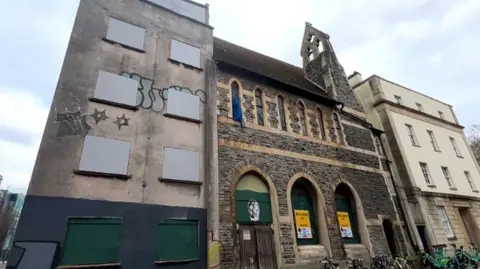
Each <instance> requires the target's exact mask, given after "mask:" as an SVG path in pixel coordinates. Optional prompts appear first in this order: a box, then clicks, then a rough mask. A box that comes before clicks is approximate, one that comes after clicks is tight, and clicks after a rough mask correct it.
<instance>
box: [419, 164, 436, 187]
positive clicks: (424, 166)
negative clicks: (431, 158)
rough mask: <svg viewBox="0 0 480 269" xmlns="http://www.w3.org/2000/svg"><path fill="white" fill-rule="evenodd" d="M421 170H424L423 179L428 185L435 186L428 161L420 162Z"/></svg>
mask: <svg viewBox="0 0 480 269" xmlns="http://www.w3.org/2000/svg"><path fill="white" fill-rule="evenodd" d="M420 170H421V171H422V175H423V179H424V180H425V183H427V185H428V186H433V185H434V184H433V180H432V177H431V176H430V170H429V169H428V165H427V163H424V162H420Z"/></svg>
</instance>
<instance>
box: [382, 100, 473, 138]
mask: <svg viewBox="0 0 480 269" xmlns="http://www.w3.org/2000/svg"><path fill="white" fill-rule="evenodd" d="M383 103H386V104H389V105H391V106H394V107H397V108H401V109H404V110H407V111H409V112H413V113H415V114H419V115H422V116H424V117H428V118H430V119H433V120H435V121H439V122H442V123H445V124H448V125H450V126H453V127H455V128H459V129H462V130H463V129H465V127H464V126H462V125H460V124H456V123H453V122H450V121H447V120H444V119H441V118H437V117H435V116H432V115H430V114H427V113H425V112H421V111H418V110H416V109H413V108H410V107H407V106H403V105H399V104H397V103H395V102H392V101H390V100H387V99H381V100H378V101H376V102H375V103H373V107H376V106H379V105H381V104H383Z"/></svg>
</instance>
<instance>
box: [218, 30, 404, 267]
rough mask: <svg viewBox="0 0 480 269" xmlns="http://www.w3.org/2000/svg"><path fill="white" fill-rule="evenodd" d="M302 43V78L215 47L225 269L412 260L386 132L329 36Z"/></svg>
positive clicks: (270, 62)
mask: <svg viewBox="0 0 480 269" xmlns="http://www.w3.org/2000/svg"><path fill="white" fill-rule="evenodd" d="M301 44H302V46H301V51H300V55H301V57H302V59H303V68H299V67H296V66H293V65H290V64H288V63H285V62H282V61H280V60H277V59H273V58H271V57H268V56H265V55H262V54H259V53H257V52H254V51H251V50H249V49H246V48H243V47H240V46H237V45H235V44H232V43H229V42H227V41H225V40H221V39H218V38H214V51H213V58H214V60H215V61H216V64H217V98H218V100H217V105H218V119H217V123H218V167H219V174H218V178H219V201H218V203H219V212H218V214H219V240H220V242H221V243H222V245H223V251H222V253H221V264H222V267H223V268H233V267H238V266H240V267H241V268H247V266H251V265H253V266H254V267H248V268H276V266H277V265H278V266H281V267H284V266H287V267H288V265H291V264H296V265H297V266H298V264H308V263H311V262H315V261H318V260H321V259H323V258H324V257H327V256H329V257H335V258H336V259H344V258H346V257H347V256H348V257H352V258H363V259H364V261H367V262H368V260H369V259H370V257H372V256H376V255H381V254H387V253H388V252H391V253H392V254H394V255H395V254H397V255H398V254H405V253H406V252H407V246H406V244H405V242H408V241H407V238H408V235H407V234H406V230H405V229H404V228H403V227H404V226H403V220H402V218H401V217H400V215H401V213H400V212H399V210H400V208H399V204H398V202H397V198H396V196H395V191H394V190H393V184H392V183H391V175H390V172H389V167H388V161H387V160H386V158H385V157H384V155H383V153H382V152H383V150H382V145H381V142H380V141H381V140H380V139H379V136H380V135H381V132H380V131H379V130H376V129H374V128H373V127H372V126H371V124H369V123H368V122H367V121H366V120H365V114H364V111H363V109H362V107H361V106H360V104H359V103H358V101H357V100H356V97H355V95H354V93H353V91H352V89H351V87H350V86H349V84H348V81H347V77H346V75H345V71H344V69H343V67H342V66H341V64H340V63H339V61H338V59H337V57H336V55H335V52H334V50H333V48H332V44H331V42H330V40H329V36H328V35H327V34H325V33H323V32H321V31H319V30H317V29H315V28H314V27H313V26H312V25H311V24H310V23H306V26H305V34H304V37H303V40H302V43H301ZM236 99H237V100H239V103H240V105H241V108H242V109H241V110H242V120H241V121H239V120H234V118H235V117H234V113H235V109H234V107H235V100H236ZM394 231H395V232H394ZM257 266H258V267H257Z"/></svg>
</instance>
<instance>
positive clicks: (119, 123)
mask: <svg viewBox="0 0 480 269" xmlns="http://www.w3.org/2000/svg"><path fill="white" fill-rule="evenodd" d="M129 120H130V118H127V117H125V113H123V115H122V116H121V117H117V120H116V121H114V122H113V123H115V124H116V125H117V126H118V130H120V129H121V128H122V126H128V121H129Z"/></svg>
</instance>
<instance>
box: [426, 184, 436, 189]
mask: <svg viewBox="0 0 480 269" xmlns="http://www.w3.org/2000/svg"><path fill="white" fill-rule="evenodd" d="M427 187H429V188H436V187H437V185H435V184H427Z"/></svg>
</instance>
